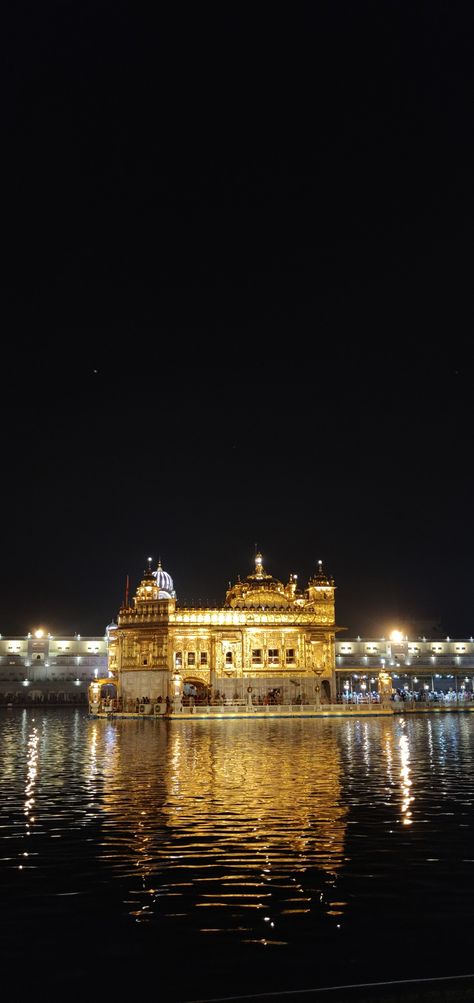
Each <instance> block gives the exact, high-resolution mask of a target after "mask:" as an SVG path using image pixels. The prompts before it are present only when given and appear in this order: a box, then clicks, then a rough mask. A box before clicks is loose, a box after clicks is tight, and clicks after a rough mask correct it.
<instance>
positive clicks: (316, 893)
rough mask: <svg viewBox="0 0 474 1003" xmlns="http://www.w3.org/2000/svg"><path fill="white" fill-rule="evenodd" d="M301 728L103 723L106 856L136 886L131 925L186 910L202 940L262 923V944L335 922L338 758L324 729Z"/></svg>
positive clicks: (340, 851) (342, 823)
mask: <svg viewBox="0 0 474 1003" xmlns="http://www.w3.org/2000/svg"><path fill="white" fill-rule="evenodd" d="M302 723H303V722H298V721H295V722H293V721H284V722H262V725H263V726H260V723H257V728H255V724H256V722H222V723H220V722H219V723H217V727H216V722H213V723H212V728H210V727H209V723H208V722H202V723H200V722H190V723H186V722H179V723H178V722H176V723H175V722H170V723H169V724H165V723H164V722H156V723H152V722H110V723H109V724H108V725H107V729H109V728H110V729H111V731H112V732H113V736H114V738H113V739H112V740H111V738H110V736H107V733H105V735H104V734H103V735H102V737H101V739H100V741H102V743H104V742H106V743H107V746H108V759H107V770H106V773H105V776H104V789H103V804H104V807H105V810H106V812H107V816H108V819H109V823H110V824H106V825H105V829H104V840H103V846H102V850H103V854H104V859H107V860H109V861H110V860H117V861H118V858H119V857H121V865H122V866H123V865H124V863H126V865H127V868H128V873H129V874H134V875H135V876H137V875H139V876H140V884H141V887H140V888H139V889H138V890H136V889H135V890H134V891H132V892H131V898H130V899H129V900H128V902H127V905H128V906H129V907H130V913H131V914H132V915H133V916H134V917H135V919H136V920H137V921H144V920H146V919H147V918H149V917H150V915H151V914H152V912H153V911H154V910H156V908H157V907H158V906H159V907H160V909H161V910H163V911H164V915H166V916H169V917H171V916H173V917H179V916H189V913H190V911H193V913H194V916H195V917H198V916H199V914H200V913H203V916H202V918H201V920H197V922H198V925H199V928H200V929H201V931H202V932H211V931H213V930H214V931H215V930H216V929H220V930H223V929H224V928H225V929H229V928H231V929H233V930H237V931H239V933H240V934H242V935H243V934H249V935H252V933H254V932H255V924H257V925H258V927H259V928H260V932H261V929H262V926H261V925H262V923H265V924H266V927H265V935H264V936H260V937H257V938H256V939H257V940H258V941H259V942H267V943H270V941H272V942H274V939H273V938H274V933H273V932H271V931H274V928H275V924H276V919H277V917H278V920H280V921H281V919H282V918H283V917H288V918H289V919H288V921H290V920H291V921H294V920H295V919H297V918H298V916H304V914H306V913H308V912H309V911H311V910H312V909H313V908H315V907H316V908H317V909H318V910H322V911H323V912H324V913H325V914H326V915H330V916H333V917H336V919H337V918H338V917H340V916H341V915H342V913H343V911H344V907H345V905H346V903H345V902H343V901H341V900H340V897H339V896H338V895H337V893H335V885H336V881H337V875H338V873H339V871H340V869H341V867H342V865H343V862H344V838H345V831H346V816H347V811H348V809H347V807H346V806H345V805H344V804H343V803H342V798H341V771H342V766H341V754H340V748H339V744H338V742H337V740H336V738H335V735H334V733H333V731H332V728H331V727H330V726H329V727H326V728H325V729H313V730H309V729H308V728H307V727H306V728H305V727H303V728H302V727H301V724H302ZM95 724H97V722H95ZM150 726H151V727H150ZM249 728H251V729H253V733H252V734H251V735H249V732H248V729H249ZM89 734H90V742H91V743H93V742H94V741H96V739H95V738H94V737H93V736H94V731H93V729H91V731H90V733H89ZM89 759H90V761H92V759H93V753H92V749H91V751H90V755H89ZM117 831H120V832H121V833H122V837H121V840H120V846H119V845H117ZM303 875H304V878H305V880H304V885H303V882H302V877H303ZM204 913H205V914H206V916H207V919H206V920H204ZM257 916H258V918H257ZM252 917H255V918H252ZM209 919H211V922H209ZM250 939H252V938H251V936H250ZM279 942H281V941H279Z"/></svg>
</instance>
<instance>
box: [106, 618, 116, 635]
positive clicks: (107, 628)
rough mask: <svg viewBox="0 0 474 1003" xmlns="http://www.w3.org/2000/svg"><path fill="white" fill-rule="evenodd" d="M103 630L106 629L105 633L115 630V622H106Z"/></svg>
mask: <svg viewBox="0 0 474 1003" xmlns="http://www.w3.org/2000/svg"><path fill="white" fill-rule="evenodd" d="M105 630H106V633H107V634H110V633H111V631H113V630H117V624H116V623H114V621H113V620H112V623H108V624H107V626H106V628H105Z"/></svg>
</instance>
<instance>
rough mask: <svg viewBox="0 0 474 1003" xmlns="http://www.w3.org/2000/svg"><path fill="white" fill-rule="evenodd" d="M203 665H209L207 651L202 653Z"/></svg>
mask: <svg viewBox="0 0 474 1003" xmlns="http://www.w3.org/2000/svg"><path fill="white" fill-rule="evenodd" d="M201 665H207V651H201Z"/></svg>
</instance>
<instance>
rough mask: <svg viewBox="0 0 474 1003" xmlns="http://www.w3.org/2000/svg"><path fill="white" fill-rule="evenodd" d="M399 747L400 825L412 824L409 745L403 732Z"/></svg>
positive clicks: (412, 799) (412, 798)
mask: <svg viewBox="0 0 474 1003" xmlns="http://www.w3.org/2000/svg"><path fill="white" fill-rule="evenodd" d="M399 748H400V759H401V770H400V777H401V786H402V802H401V807H400V810H401V813H402V816H403V817H402V825H412V824H413V820H412V811H411V808H410V805H411V803H412V802H413V801H414V800H415V799H414V797H413V795H412V793H411V787H412V781H411V779H410V745H409V742H408V735H407V734H405V733H404V734H403V735H401V736H400V741H399Z"/></svg>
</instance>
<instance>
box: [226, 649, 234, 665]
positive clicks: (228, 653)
mask: <svg viewBox="0 0 474 1003" xmlns="http://www.w3.org/2000/svg"><path fill="white" fill-rule="evenodd" d="M225 664H226V665H232V652H231V651H226V653H225Z"/></svg>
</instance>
